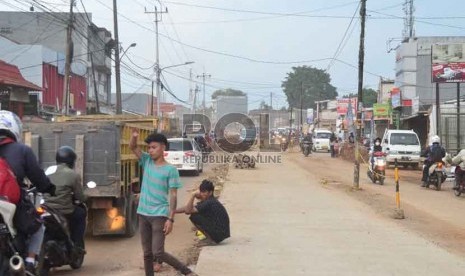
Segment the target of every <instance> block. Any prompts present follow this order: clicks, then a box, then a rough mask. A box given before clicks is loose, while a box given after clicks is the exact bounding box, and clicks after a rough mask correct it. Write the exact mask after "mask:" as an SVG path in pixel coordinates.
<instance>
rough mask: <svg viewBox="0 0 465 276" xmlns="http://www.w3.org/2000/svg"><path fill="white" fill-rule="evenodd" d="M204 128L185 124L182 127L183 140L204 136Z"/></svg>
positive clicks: (200, 125)
mask: <svg viewBox="0 0 465 276" xmlns="http://www.w3.org/2000/svg"><path fill="white" fill-rule="evenodd" d="M205 133H206V131H205V127H204V126H203V125H202V124H195V123H194V124H187V125H185V126H184V130H183V134H184V135H185V137H184V138H194V137H196V136H205Z"/></svg>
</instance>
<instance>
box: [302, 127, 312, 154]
mask: <svg viewBox="0 0 465 276" xmlns="http://www.w3.org/2000/svg"><path fill="white" fill-rule="evenodd" d="M305 142H308V143H310V144H313V140H312V134H311V133H310V132H307V134H305V136H304V138H303V139H302V144H301V150H302V151H304V143H305Z"/></svg>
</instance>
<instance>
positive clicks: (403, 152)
mask: <svg viewBox="0 0 465 276" xmlns="http://www.w3.org/2000/svg"><path fill="white" fill-rule="evenodd" d="M381 146H382V147H383V152H385V153H386V161H387V165H388V166H389V165H394V163H395V160H396V159H397V163H398V164H399V165H402V166H404V168H406V167H407V166H409V165H410V166H412V167H413V168H418V166H419V164H420V153H421V146H420V140H419V139H418V135H417V134H416V133H415V132H414V131H413V130H393V129H386V132H385V133H384V136H383V140H382V142H381Z"/></svg>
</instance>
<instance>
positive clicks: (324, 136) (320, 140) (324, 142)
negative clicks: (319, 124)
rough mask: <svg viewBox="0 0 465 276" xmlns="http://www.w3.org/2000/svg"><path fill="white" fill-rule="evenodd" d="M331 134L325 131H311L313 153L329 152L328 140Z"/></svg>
mask: <svg viewBox="0 0 465 276" xmlns="http://www.w3.org/2000/svg"><path fill="white" fill-rule="evenodd" d="M331 135H332V132H331V131H330V130H327V129H315V130H314V131H313V151H319V150H323V151H328V152H329V151H330V148H329V138H331Z"/></svg>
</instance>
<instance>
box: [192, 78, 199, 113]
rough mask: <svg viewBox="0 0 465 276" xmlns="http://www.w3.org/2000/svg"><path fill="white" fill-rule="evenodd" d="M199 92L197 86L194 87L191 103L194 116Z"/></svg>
mask: <svg viewBox="0 0 465 276" xmlns="http://www.w3.org/2000/svg"><path fill="white" fill-rule="evenodd" d="M198 92H199V86H198V85H195V89H194V103H193V109H194V114H195V112H196V103H197V93H198Z"/></svg>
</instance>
